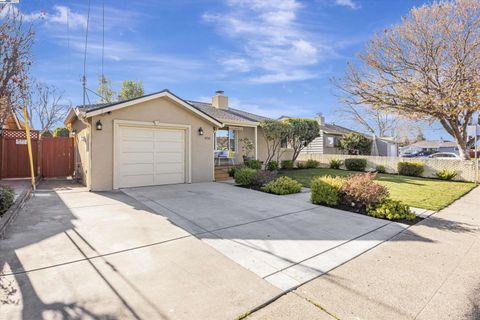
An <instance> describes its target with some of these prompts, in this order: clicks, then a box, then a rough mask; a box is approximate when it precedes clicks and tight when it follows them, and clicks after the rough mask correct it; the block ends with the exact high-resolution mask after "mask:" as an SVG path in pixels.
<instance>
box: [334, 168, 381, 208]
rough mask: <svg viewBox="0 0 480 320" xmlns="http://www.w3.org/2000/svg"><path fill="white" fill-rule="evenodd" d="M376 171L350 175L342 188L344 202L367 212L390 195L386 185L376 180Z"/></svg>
mask: <svg viewBox="0 0 480 320" xmlns="http://www.w3.org/2000/svg"><path fill="white" fill-rule="evenodd" d="M375 176H376V174H375V173H364V174H355V175H352V176H350V177H349V178H348V179H347V181H346V182H345V183H344V184H343V186H342V188H341V189H340V194H341V199H342V204H343V205H345V206H348V207H351V208H355V209H357V210H358V211H360V212H362V213H365V212H366V211H367V209H368V208H371V207H373V206H375V205H376V204H378V203H380V202H381V201H382V200H384V199H386V198H387V197H388V195H389V194H388V190H387V188H386V187H384V186H382V185H380V184H378V183H376V182H374V181H373V180H374V179H375Z"/></svg>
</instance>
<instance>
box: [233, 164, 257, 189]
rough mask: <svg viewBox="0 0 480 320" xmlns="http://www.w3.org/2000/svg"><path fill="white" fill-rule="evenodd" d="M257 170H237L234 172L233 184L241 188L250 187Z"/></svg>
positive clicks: (253, 182)
mask: <svg viewBox="0 0 480 320" xmlns="http://www.w3.org/2000/svg"><path fill="white" fill-rule="evenodd" d="M256 177H257V170H255V169H252V168H239V169H237V170H235V175H234V178H235V183H236V184H239V185H241V186H252V185H254V184H255V179H256Z"/></svg>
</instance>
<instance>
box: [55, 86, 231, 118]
mask: <svg viewBox="0 0 480 320" xmlns="http://www.w3.org/2000/svg"><path fill="white" fill-rule="evenodd" d="M160 97H168V98H170V99H171V100H173V101H175V102H177V103H178V104H180V105H182V106H183V107H185V108H186V109H189V110H190V111H192V112H194V113H196V114H197V115H199V116H200V117H202V118H204V119H205V120H207V121H209V122H211V123H213V124H214V125H216V126H218V127H222V126H223V124H222V123H221V122H220V121H219V120H217V119H216V118H214V117H212V116H211V115H209V114H208V113H206V112H203V111H202V110H200V109H198V108H196V107H194V106H193V105H191V104H190V103H188V102H187V101H185V100H183V99H181V98H180V97H178V96H176V95H174V94H173V93H171V92H170V91H169V90H167V89H164V90H162V91H158V92H154V93H150V94H146V95H143V96H140V97H136V98H132V99H128V100H123V101H117V102H112V103H97V104H90V105H85V106H83V105H81V106H76V107H74V108H72V109H71V110H70V112H69V113H68V115H67V117H66V119H65V123H68V122H69V121H70V120H71V119H73V117H74V116H75V115H78V114H79V113H80V112H83V113H85V116H86V117H87V118H88V117H92V116H95V115H98V114H102V113H106V112H111V111H114V110H117V109H121V108H124V107H128V106H131V105H134V104H137V103H142V102H145V101H149V100H152V99H156V98H160Z"/></svg>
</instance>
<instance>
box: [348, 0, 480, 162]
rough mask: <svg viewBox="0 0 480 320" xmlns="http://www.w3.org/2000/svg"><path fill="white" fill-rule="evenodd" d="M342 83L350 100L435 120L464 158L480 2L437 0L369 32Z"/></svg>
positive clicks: (476, 69) (473, 98) (473, 105)
mask: <svg viewBox="0 0 480 320" xmlns="http://www.w3.org/2000/svg"><path fill="white" fill-rule="evenodd" d="M359 59H360V63H359V64H357V65H354V64H349V65H348V68H347V71H346V75H345V77H344V79H343V81H341V82H340V87H341V88H342V89H343V90H344V92H345V93H346V95H345V98H346V99H345V100H346V101H347V102H348V103H349V104H351V105H367V106H371V107H373V108H378V109H381V110H384V111H386V112H394V113H396V114H399V115H401V116H404V117H407V118H411V119H414V120H427V121H438V122H440V124H441V125H442V126H443V128H444V129H445V130H446V131H447V132H448V133H449V134H450V135H451V136H452V137H454V138H455V141H456V142H457V144H458V147H459V150H460V155H461V157H462V158H464V159H466V158H468V153H466V152H465V151H466V149H467V147H468V146H469V145H470V143H471V139H469V137H468V134H467V125H468V124H469V123H470V122H471V121H473V119H472V117H473V115H474V113H475V111H476V110H479V108H480V105H479V99H480V1H478V0H457V1H436V2H434V3H433V4H431V5H424V6H422V7H418V8H414V9H412V10H411V11H410V13H409V14H408V15H407V16H406V17H403V18H402V22H401V23H399V24H397V25H394V26H392V27H391V28H388V29H385V30H384V32H382V33H379V34H377V35H375V37H373V39H372V40H371V41H370V42H369V43H368V45H367V47H366V49H365V51H364V52H362V53H361V54H359Z"/></svg>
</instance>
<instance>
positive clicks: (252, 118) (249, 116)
mask: <svg viewBox="0 0 480 320" xmlns="http://www.w3.org/2000/svg"><path fill="white" fill-rule="evenodd" d="M165 91H168V90H162V91H158V92H154V93H151V94H148V95H144V96H141V97H138V98H133V99H130V100H124V101H117V102H112V103H95V104H89V105H85V106H83V105H80V106H76V108H77V109H79V110H80V111H84V112H88V111H95V110H100V109H104V108H107V107H111V106H114V105H117V104H120V103H124V102H127V101H133V100H136V99H140V98H145V97H148V96H151V95H154V94H158V93H161V92H165ZM168 92H170V91H168ZM170 93H171V92H170ZM177 98H179V99H181V98H180V97H177ZM181 100H183V99H181ZM183 101H185V102H186V103H188V104H190V105H191V106H192V107H194V108H195V109H197V110H199V111H201V112H202V113H204V114H206V115H208V116H210V117H212V118H214V119H215V120H217V121H220V122H238V123H252V122H260V121H263V120H270V118H267V117H263V116H260V115H256V114H253V113H250V112H246V111H243V110H239V109H235V108H228V109H218V108H215V107H213V106H212V104H211V103H206V102H199V101H192V100H183Z"/></svg>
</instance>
